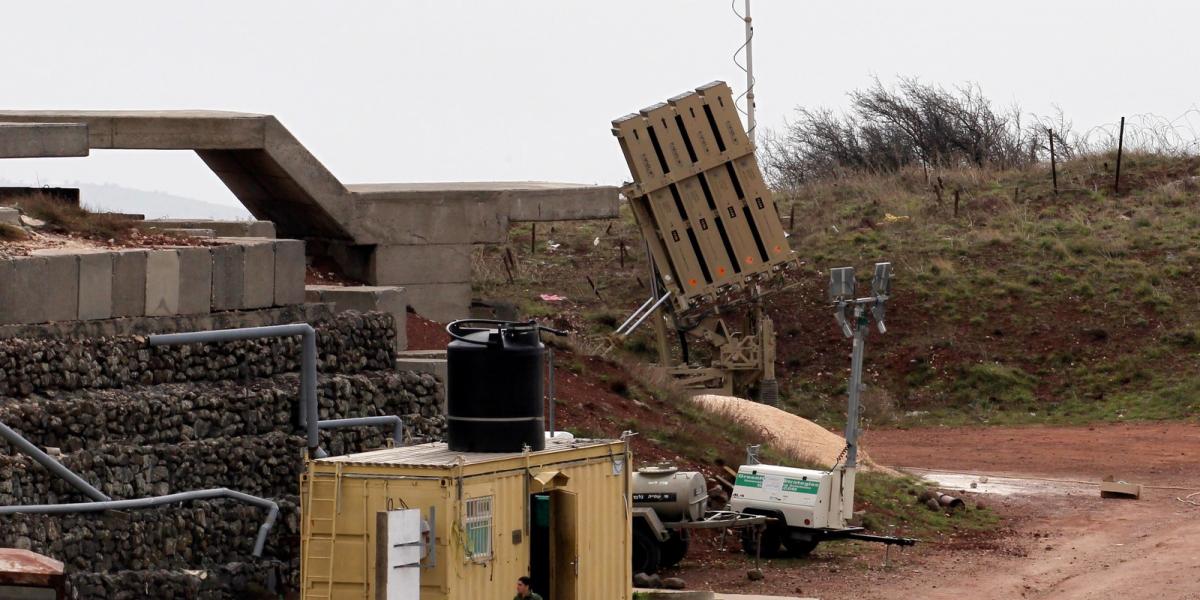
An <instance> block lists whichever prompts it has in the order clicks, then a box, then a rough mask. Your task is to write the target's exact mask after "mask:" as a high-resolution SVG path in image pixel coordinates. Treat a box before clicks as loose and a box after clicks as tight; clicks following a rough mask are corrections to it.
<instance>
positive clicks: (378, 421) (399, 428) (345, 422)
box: [317, 415, 404, 446]
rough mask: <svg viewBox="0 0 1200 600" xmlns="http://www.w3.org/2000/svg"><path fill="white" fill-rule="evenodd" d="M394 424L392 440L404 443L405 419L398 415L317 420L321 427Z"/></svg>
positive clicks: (397, 443) (335, 427)
mask: <svg viewBox="0 0 1200 600" xmlns="http://www.w3.org/2000/svg"><path fill="white" fill-rule="evenodd" d="M388 424H390V425H392V440H393V441H394V442H396V445H397V446H402V445H404V419H401V418H400V417H397V416H396V415H382V416H378V417H351V418H348V419H329V420H326V421H317V427H318V428H320V429H340V428H342V427H373V426H375V425H388Z"/></svg>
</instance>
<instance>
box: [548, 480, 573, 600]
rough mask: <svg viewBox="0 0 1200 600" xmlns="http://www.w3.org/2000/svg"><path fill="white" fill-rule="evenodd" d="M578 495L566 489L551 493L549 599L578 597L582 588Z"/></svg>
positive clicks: (566, 599)
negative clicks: (579, 582) (580, 582)
mask: <svg viewBox="0 0 1200 600" xmlns="http://www.w3.org/2000/svg"><path fill="white" fill-rule="evenodd" d="M578 506H579V504H578V502H577V498H576V496H575V494H573V493H571V492H567V491H563V490H554V491H553V492H551V493H550V540H551V543H550V544H551V545H550V564H551V565H553V567H552V569H553V570H552V571H551V572H550V587H551V593H550V597H549V598H548V599H547V600H577V598H578V595H577V591H578V589H579V584H578V581H579V568H580V566H579V535H578V527H577V524H578V522H579V513H578Z"/></svg>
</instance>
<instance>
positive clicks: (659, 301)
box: [621, 292, 671, 336]
mask: <svg viewBox="0 0 1200 600" xmlns="http://www.w3.org/2000/svg"><path fill="white" fill-rule="evenodd" d="M670 297H671V292H667V293H665V294H663V295H662V297H660V298H659V299H658V302H655V303H654V305H653V306H651V307H650V309H649V310H647V311H646V312H645V313H643V314H642V316H641V318H640V319H638V320H637V321H636V322H634V324H633V325H630V326H629V329H626V330H625V332H624V333H622V334H621V335H625V336H628V335H630V334H632V333H633V331H634V330H635V329H637V328H638V327H639V326H641V324H642V321H645V320H646V318H647V317H649V316H650V315H652V314H654V311H655V310H657V309H658V307H659V306H660V305H661V304H662V303H663V302H666V301H667V298H670Z"/></svg>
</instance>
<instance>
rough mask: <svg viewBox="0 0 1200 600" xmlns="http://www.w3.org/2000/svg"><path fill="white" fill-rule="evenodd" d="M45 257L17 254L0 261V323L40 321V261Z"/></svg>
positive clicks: (43, 319)
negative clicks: (15, 256)
mask: <svg viewBox="0 0 1200 600" xmlns="http://www.w3.org/2000/svg"><path fill="white" fill-rule="evenodd" d="M44 261H45V259H42V258H33V257H19V258H12V259H7V260H2V261H0V282H3V285H0V322H3V323H16V324H26V323H41V322H42V321H45V318H43V316H42V315H43V311H42V301H41V300H42V299H41V295H42V293H43V290H42V288H41V287H40V286H39V282H40V281H41V273H40V272H39V271H40V269H41V268H42V264H43V262H44Z"/></svg>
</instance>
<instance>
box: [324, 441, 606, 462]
mask: <svg viewBox="0 0 1200 600" xmlns="http://www.w3.org/2000/svg"><path fill="white" fill-rule="evenodd" d="M615 441H617V440H592V439H574V440H565V439H549V440H546V448H545V449H544V450H539V451H537V452H530V453H529V454H530V456H540V455H543V454H552V453H554V452H562V451H564V450H573V449H577V448H591V447H596V446H605V445H608V444H612V443H613V442H615ZM522 456H525V453H523V452H457V451H453V450H450V448H449V447H448V446H447V445H446V443H445V442H430V443H428V444H417V445H414V446H400V447H398V448H384V449H382V450H372V451H370V452H359V453H357V454H345V455H342V456H331V457H328V458H321V459H317V460H316V461H314V462H316V463H347V464H361V465H408V466H423V467H449V466H453V465H457V464H460V463H461V464H463V465H474V464H481V463H487V462H493V461H498V460H506V459H510V458H520V457H522Z"/></svg>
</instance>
